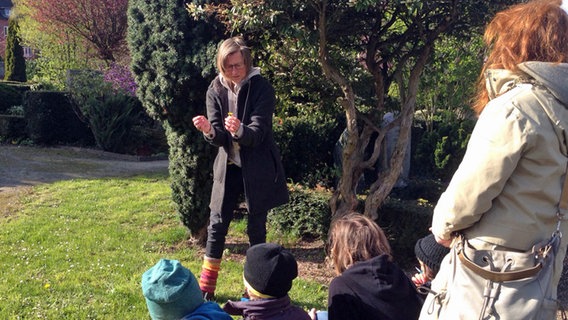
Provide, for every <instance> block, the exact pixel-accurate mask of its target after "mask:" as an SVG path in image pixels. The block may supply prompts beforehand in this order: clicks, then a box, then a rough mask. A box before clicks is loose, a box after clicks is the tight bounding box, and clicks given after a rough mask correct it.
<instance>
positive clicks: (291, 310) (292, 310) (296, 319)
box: [223, 295, 310, 320]
mask: <svg viewBox="0 0 568 320" xmlns="http://www.w3.org/2000/svg"><path fill="white" fill-rule="evenodd" d="M223 310H225V311H226V312H227V313H229V314H230V315H234V316H238V315H240V316H242V317H243V319H244V320H251V319H255V320H310V316H309V315H308V313H307V312H306V311H304V310H303V309H302V308H300V307H297V306H295V305H293V304H292V302H291V301H290V297H289V296H287V295H286V296H284V297H282V298H277V299H262V300H250V301H228V302H227V303H226V304H225V306H223Z"/></svg>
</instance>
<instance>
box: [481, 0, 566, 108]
mask: <svg viewBox="0 0 568 320" xmlns="http://www.w3.org/2000/svg"><path fill="white" fill-rule="evenodd" d="M567 1H568V0H567ZM561 4H562V1H561V0H533V1H529V2H527V3H521V4H517V5H514V6H512V7H510V8H509V9H507V10H504V11H501V12H499V13H497V14H496V15H495V18H493V20H492V21H491V22H490V23H489V24H488V26H487V28H486V30H485V34H484V41H485V44H486V45H487V47H488V48H489V50H490V53H489V55H488V56H487V60H486V62H485V64H484V65H483V70H482V71H481V74H480V76H479V79H478V84H477V95H476V100H475V102H474V104H473V109H474V110H475V112H476V113H477V114H480V113H481V111H483V108H485V105H486V104H487V102H489V95H488V92H487V89H486V87H485V72H486V70H487V69H507V70H511V71H517V65H518V64H519V63H521V62H525V61H542V62H556V63H560V62H568V14H567V13H566V12H565V11H564V10H563V9H562V8H560V5H561Z"/></svg>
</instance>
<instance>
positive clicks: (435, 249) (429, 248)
mask: <svg viewBox="0 0 568 320" xmlns="http://www.w3.org/2000/svg"><path fill="white" fill-rule="evenodd" d="M448 252H450V249H449V248H446V247H444V246H443V245H441V244H439V243H437V242H436V239H435V238H434V235H433V234H429V235H427V236H426V237H424V238H422V239H418V241H416V245H415V246H414V254H416V258H418V259H419V260H420V261H422V262H423V263H424V264H425V265H426V266H428V268H430V269H432V271H433V272H434V274H436V273H438V271H439V270H440V264H441V263H442V259H444V257H445V256H446V255H447V254H448Z"/></svg>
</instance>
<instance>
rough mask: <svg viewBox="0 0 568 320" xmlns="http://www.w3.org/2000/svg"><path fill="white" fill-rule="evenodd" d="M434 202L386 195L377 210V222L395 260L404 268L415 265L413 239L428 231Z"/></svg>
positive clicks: (414, 240) (414, 241) (422, 235)
mask: <svg viewBox="0 0 568 320" xmlns="http://www.w3.org/2000/svg"><path fill="white" fill-rule="evenodd" d="M432 210H433V204H432V203H431V202H429V201H428V200H426V199H422V198H420V199H414V200H401V199H396V198H389V199H387V201H386V202H385V203H384V204H383V206H382V207H381V209H380V210H379V219H378V221H377V223H378V224H379V226H381V228H383V230H384V231H385V233H386V235H387V237H388V238H389V241H390V245H391V249H392V251H393V256H394V259H395V261H397V263H399V264H400V265H401V266H403V267H404V268H409V267H411V266H412V265H415V264H416V263H417V262H416V257H415V254H414V245H415V243H416V240H418V239H420V238H422V237H424V236H425V235H427V234H428V233H429V232H430V231H429V228H430V225H431V223H432Z"/></svg>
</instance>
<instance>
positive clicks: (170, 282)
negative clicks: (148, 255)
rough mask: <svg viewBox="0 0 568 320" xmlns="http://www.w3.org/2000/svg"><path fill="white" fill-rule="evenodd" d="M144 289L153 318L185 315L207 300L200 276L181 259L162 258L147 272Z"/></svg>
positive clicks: (155, 319)
mask: <svg viewBox="0 0 568 320" xmlns="http://www.w3.org/2000/svg"><path fill="white" fill-rule="evenodd" d="M142 292H143V293H144V297H145V298H146V305H147V306H148V311H149V312H150V316H151V317H152V319H153V320H171V319H181V318H183V317H184V316H186V315H188V314H190V313H191V312H193V311H194V310H195V309H196V308H197V307H199V306H200V305H201V304H202V303H203V302H204V300H203V296H202V293H201V290H200V289H199V284H198V283H197V279H195V276H194V275H193V273H191V271H189V269H187V268H185V267H184V266H182V265H181V263H180V262H179V261H177V260H168V259H160V261H158V263H156V265H155V266H153V267H152V268H150V269H148V271H146V272H144V274H143V275H142Z"/></svg>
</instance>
